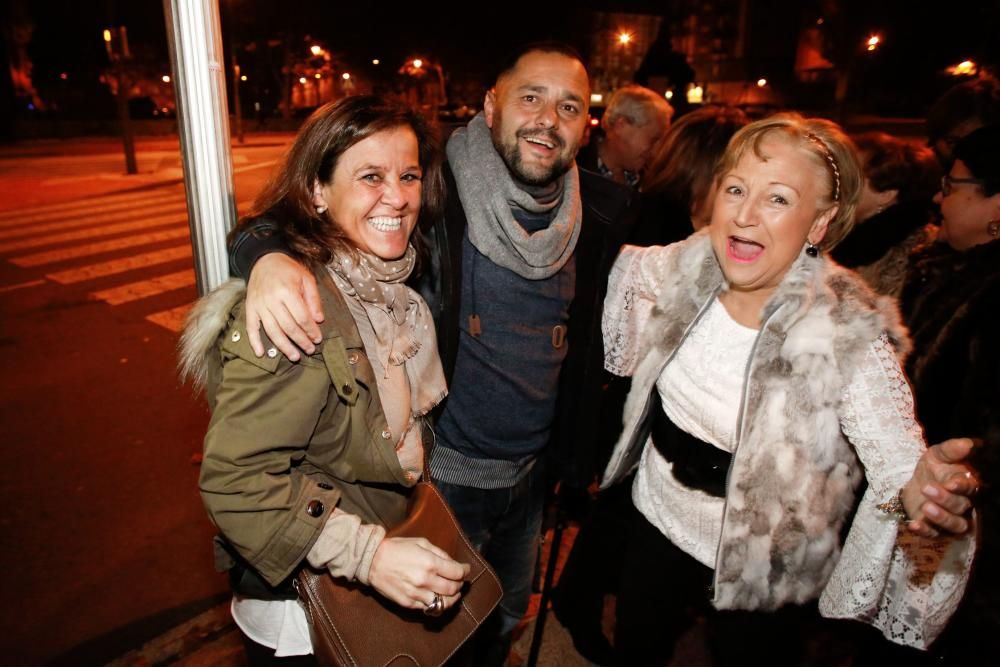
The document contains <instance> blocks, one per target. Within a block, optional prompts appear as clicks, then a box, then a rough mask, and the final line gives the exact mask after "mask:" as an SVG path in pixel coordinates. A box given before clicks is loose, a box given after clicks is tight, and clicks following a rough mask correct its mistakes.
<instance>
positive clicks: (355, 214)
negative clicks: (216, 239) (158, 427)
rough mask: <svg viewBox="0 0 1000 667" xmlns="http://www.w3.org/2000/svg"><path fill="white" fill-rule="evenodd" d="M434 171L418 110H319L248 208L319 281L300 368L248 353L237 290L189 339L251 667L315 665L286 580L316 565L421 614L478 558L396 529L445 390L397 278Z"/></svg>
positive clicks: (229, 287) (431, 196)
mask: <svg viewBox="0 0 1000 667" xmlns="http://www.w3.org/2000/svg"><path fill="white" fill-rule="evenodd" d="M440 169H441V168H440V159H439V158H438V151H437V150H436V145H435V142H434V140H433V138H432V135H431V134H430V132H429V130H428V128H427V125H426V123H425V122H424V121H423V119H422V118H421V117H420V116H419V115H417V114H416V113H415V112H412V111H408V110H406V109H403V108H401V107H399V106H396V105H394V104H390V103H386V102H384V101H382V100H380V99H379V98H377V97H368V96H361V97H350V98H347V99H345V100H342V101H340V102H337V103H335V104H328V105H326V106H324V107H321V108H320V109H318V110H317V111H316V112H315V113H314V114H313V115H312V116H311V117H310V118H309V119H308V120H307V121H306V122H305V124H304V125H303V126H302V129H301V130H300V131H299V134H298V136H297V137H296V139H295V142H294V143H293V144H292V147H291V149H290V150H289V152H288V155H287V157H286V159H285V162H284V165H283V166H282V167H281V168H280V169H279V170H278V172H277V173H276V175H275V176H274V177H273V179H272V181H271V182H270V183H269V184H268V186H267V187H265V189H264V191H263V192H262V193H261V195H260V196H259V197H258V200H257V204H256V207H255V208H256V215H257V216H263V217H265V218H266V219H267V220H268V222H269V223H270V230H271V231H272V232H273V233H277V234H281V235H282V236H283V238H284V239H285V240H286V242H287V243H288V244H289V247H290V250H291V252H293V253H294V254H295V256H296V257H297V258H298V259H300V260H301V261H303V262H307V263H309V265H310V266H311V267H312V268H313V271H314V272H315V275H316V282H317V285H318V286H319V296H320V299H321V302H322V306H323V312H324V313H326V315H327V319H326V320H325V321H324V322H323V323H322V326H321V331H322V340H321V341H317V345H316V350H315V352H314V353H313V354H311V355H304V356H303V357H302V358H300V359H297V360H294V361H293V360H291V359H289V358H288V357H286V356H284V355H283V354H282V353H280V352H279V351H278V350H277V348H276V347H275V346H272V345H271V343H270V341H267V342H266V347H267V353H266V354H264V355H263V356H261V357H258V356H257V355H256V354H254V351H253V349H252V348H251V346H250V337H249V336H248V335H247V330H246V325H245V318H244V316H243V310H244V307H245V296H246V295H245V286H244V284H243V281H231V282H230V283H227V284H226V285H224V286H222V287H220V288H219V289H218V290H216V291H215V292H213V293H212V294H210V295H209V296H207V297H205V298H204V299H202V300H201V301H200V302H199V304H198V306H197V307H196V308H195V310H194V312H193V316H192V317H191V319H190V321H189V324H188V327H187V329H186V331H185V334H184V339H183V341H182V343H183V346H184V347H183V350H184V354H185V367H186V368H187V369H188V370H189V371H191V372H192V373H194V374H195V375H197V376H198V377H200V378H201V379H202V380H203V381H204V383H205V384H206V385H207V394H208V399H209V405H210V407H211V409H212V421H211V423H210V424H209V427H208V433H207V435H206V436H205V455H204V461H203V463H202V466H201V477H200V480H199V482H200V487H201V495H202V499H203V500H204V502H205V507H206V509H207V510H208V514H209V516H210V517H211V519H212V521H213V523H215V525H216V526H217V527H218V529H219V533H220V535H219V537H218V538H217V539H216V546H217V549H216V562H217V564H219V565H221V566H222V567H223V568H225V569H228V570H229V574H230V581H231V582H232V584H233V589H234V597H233V603H232V613H233V618H234V619H235V621H236V624H237V625H238V626H239V628H240V630H241V631H242V633H243V635H244V644H245V646H246V649H247V656H248V659H249V663H250V664H251V665H264V664H272V663H274V664H295V665H299V664H315V661H314V660H313V657H312V655H311V654H312V653H313V647H312V641H311V639H310V631H309V624H308V620H307V617H306V614H305V611H304V610H303V607H302V606H301V605H300V604H299V602H298V600H297V599H296V597H297V596H296V594H295V591H294V590H293V588H292V582H293V580H294V577H295V574H296V572H298V570H299V569H300V568H302V567H305V566H306V565H307V564H308V565H311V566H312V567H314V568H316V569H320V570H326V571H328V572H329V573H330V575H331V576H333V577H338V578H341V579H343V580H345V581H355V582H358V583H360V584H362V585H364V586H370V587H371V588H373V589H374V590H375V591H377V592H378V593H379V594H381V595H382V596H384V597H385V598H387V599H388V600H390V601H391V602H392V603H394V604H395V605H399V606H400V607H404V608H409V609H419V610H422V611H424V612H425V613H430V614H434V615H436V614H440V613H441V612H442V611H444V610H445V609H447V608H449V607H451V606H452V605H453V604H455V603H456V602H457V601H458V599H459V596H460V590H461V587H462V584H463V580H464V577H465V576H466V575H467V574H468V571H469V566H468V565H465V564H462V563H458V562H456V561H454V560H453V559H451V558H450V557H449V556H448V554H447V553H446V552H444V551H443V550H441V549H439V548H438V547H436V546H435V545H433V544H431V543H430V542H428V541H427V540H425V539H423V538H420V539H411V538H399V537H389V538H387V537H386V531H385V527H386V526H392V525H395V524H397V523H399V521H401V520H402V519H403V518H404V517H405V515H406V502H407V490H408V487H412V486H413V485H414V484H415V483H416V482H417V480H418V479H419V477H420V472H421V470H422V468H423V465H422V462H423V459H424V445H425V443H426V442H427V439H426V437H425V436H424V435H423V431H422V428H421V425H422V423H423V420H424V416H425V415H426V414H427V413H428V412H429V411H430V410H431V409H432V408H433V407H434V406H435V405H437V404H438V403H439V402H440V401H441V399H442V398H444V396H445V394H446V393H447V389H446V387H445V379H444V373H443V371H442V368H441V361H440V358H439V357H438V352H437V342H436V338H435V335H434V322H433V320H432V318H431V315H430V313H429V312H428V308H427V304H426V303H424V301H423V299H422V298H421V297H420V296H419V295H417V294H416V292H414V291H413V290H412V289H410V288H409V287H407V286H406V285H405V284H404V281H405V280H406V278H407V277H408V276H409V275H410V272H411V271H412V270H413V268H414V263H415V260H416V251H415V249H414V246H413V245H412V243H411V241H412V239H411V235H412V234H413V231H414V228H415V227H416V224H417V219H418V216H419V215H420V213H421V208H422V206H423V207H424V211H425V212H427V210H428V209H429V210H430V211H431V212H433V211H434V210H436V209H437V208H438V205H439V204H440V202H441V198H442V187H443V186H442V178H441V171H440ZM373 638H374V635H373Z"/></svg>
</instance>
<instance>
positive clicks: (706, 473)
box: [649, 388, 733, 498]
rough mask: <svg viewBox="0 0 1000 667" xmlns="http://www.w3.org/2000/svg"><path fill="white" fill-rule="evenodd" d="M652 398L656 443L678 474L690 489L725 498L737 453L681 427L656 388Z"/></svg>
mask: <svg viewBox="0 0 1000 667" xmlns="http://www.w3.org/2000/svg"><path fill="white" fill-rule="evenodd" d="M650 400H651V401H652V407H651V408H650V411H649V412H650V417H649V418H650V435H651V436H652V437H653V446H654V447H656V451H658V452H659V453H660V454H661V455H662V456H663V458H665V459H666V460H668V461H670V463H671V464H673V472H674V478H675V479H676V480H677V481H678V482H680V483H681V484H683V485H684V486H686V487H688V488H689V489H696V490H698V491H704V492H705V493H707V494H708V495H710V496H716V497H718V498H724V497H725V495H726V475H727V474H728V473H729V464H730V463H731V462H732V460H733V455H732V454H730V453H729V452H727V451H724V450H721V449H719V448H718V447H714V446H713V445H710V444H708V443H707V442H705V441H704V440H699V439H698V438H696V437H694V436H693V435H691V434H690V433H685V432H684V431H682V430H681V429H679V428H678V427H677V425H676V424H674V422H672V421H671V420H670V417H668V416H667V415H666V413H665V412H664V411H663V404H662V403H661V402H660V394H659V392H658V391H657V390H656V389H655V388H654V390H653V396H652V398H651V399H650Z"/></svg>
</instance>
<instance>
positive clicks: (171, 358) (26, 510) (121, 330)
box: [0, 136, 290, 665]
mask: <svg viewBox="0 0 1000 667" xmlns="http://www.w3.org/2000/svg"><path fill="white" fill-rule="evenodd" d="M289 139H290V137H288V136H283V137H282V136H270V137H255V138H254V139H252V140H251V141H252V145H251V146H248V147H246V148H237V149H236V150H235V151H234V168H235V171H236V194H237V201H238V202H239V208H240V209H241V210H245V208H246V204H247V203H248V202H249V201H250V200H251V199H252V198H253V195H254V194H255V193H256V191H257V190H258V189H259V187H260V186H261V184H262V183H263V181H264V179H265V178H266V176H267V174H268V172H269V171H270V167H271V166H272V165H273V164H274V162H275V160H276V159H277V158H278V157H279V155H280V153H281V151H282V149H283V145H284V144H285V143H286V142H287V141H288V140H289ZM139 149H140V153H139V167H140V171H141V172H142V173H140V174H139V175H137V176H125V175H123V174H122V173H121V172H122V170H123V168H122V158H121V152H120V148H119V146H118V145H117V144H116V143H115V142H114V141H110V140H108V141H102V140H95V141H87V140H81V141H71V142H38V143H33V144H28V145H21V146H13V147H4V148H2V149H0V375H2V377H3V383H2V385H0V425H2V426H0V429H2V433H3V447H2V449H0V457H2V460H0V461H2V462H0V507H2V510H0V528H2V532H0V535H2V538H0V577H2V589H3V591H4V593H5V598H6V599H7V603H6V604H5V605H3V609H2V611H0V618H2V620H3V628H4V632H3V633H0V636H2V639H0V643H2V644H0V655H3V656H4V657H3V662H4V663H5V664H16V665H22V664H41V663H45V662H50V661H56V662H60V663H63V664H103V663H104V662H107V661H108V660H110V659H111V658H114V657H116V656H119V655H121V654H122V653H124V652H125V651H127V650H129V649H131V648H134V647H135V646H137V645H139V644H141V643H142V642H143V641H145V640H146V639H148V638H150V637H154V636H156V635H157V634H158V633H161V632H163V631H164V630H165V629H166V628H169V627H172V626H173V625H176V624H177V622H178V621H180V620H183V619H185V618H188V617H190V616H192V615H194V614H196V613H197V612H198V611H200V610H202V609H206V608H209V607H211V606H213V605H216V604H218V602H219V601H220V600H221V599H223V598H224V597H225V590H226V583H225V581H224V579H223V578H222V577H221V576H220V575H218V574H216V573H215V572H214V571H213V569H212V557H211V537H212V534H213V530H212V527H211V526H210V524H209V523H208V520H207V518H206V517H205V513H204V510H203V509H202V506H201V500H200V498H199V496H198V493H197V475H198V465H197V461H198V460H197V455H198V454H199V453H200V451H201V439H202V437H203V435H204V430H205V426H206V424H207V419H208V414H207V410H206V408H205V406H204V402H203V401H202V400H198V399H195V398H193V396H192V393H191V391H190V389H189V387H187V386H184V385H182V384H181V383H180V382H179V380H178V379H177V375H176V372H175V370H174V366H175V358H176V356H175V347H176V343H177V331H178V330H179V328H180V326H181V323H182V321H183V315H184V313H186V311H187V309H188V307H189V306H190V304H191V302H192V301H193V300H194V299H195V298H196V292H195V287H194V273H193V269H192V260H191V246H190V241H189V236H188V228H187V215H186V209H185V202H184V189H183V184H182V183H180V182H179V178H180V177H181V171H180V155H179V150H178V148H177V142H176V139H168V140H153V141H148V140H147V141H140V144H139ZM136 187H139V188H140V189H135V188H136Z"/></svg>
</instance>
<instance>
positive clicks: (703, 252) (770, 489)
mask: <svg viewBox="0 0 1000 667" xmlns="http://www.w3.org/2000/svg"><path fill="white" fill-rule="evenodd" d="M642 252H648V253H662V255H661V256H660V258H658V259H659V261H658V262H656V261H650V262H649V264H650V266H655V267H656V268H655V269H651V271H652V273H647V279H648V280H650V282H651V283H652V284H653V285H654V290H653V291H654V292H655V293H656V294H657V295H658V296H657V301H656V305H655V306H654V308H653V310H652V314H651V317H650V320H649V323H648V326H646V327H644V329H643V331H642V332H641V334H640V338H639V346H638V353H637V354H638V357H637V358H638V360H639V361H638V364H637V366H636V369H635V372H634V375H633V380H632V389H631V393H630V394H629V397H628V399H627V401H626V404H625V412H624V431H623V433H622V435H621V437H620V439H619V440H618V443H617V445H616V446H615V450H614V453H613V454H612V457H611V460H610V462H609V464H608V467H607V471H606V473H605V481H604V486H608V485H610V484H613V483H615V482H618V481H621V480H622V479H623V478H624V477H626V476H627V475H628V474H629V473H630V472H631V471H632V469H634V468H635V466H636V465H637V463H638V460H639V456H640V455H641V453H642V448H643V447H644V446H645V438H643V436H642V435H640V430H641V427H642V425H643V423H644V422H645V418H646V414H647V412H648V407H649V406H648V403H649V400H650V395H651V392H652V389H653V387H654V385H655V383H656V380H657V378H658V377H659V376H660V374H661V372H662V371H663V369H664V368H665V366H666V365H667V364H668V363H669V362H670V360H671V359H672V358H673V355H674V353H675V352H676V351H677V349H678V348H679V347H680V346H681V344H682V343H683V342H684V340H685V338H686V336H687V334H688V332H689V331H690V330H691V328H692V327H693V325H694V324H695V323H696V322H697V321H698V319H699V318H700V317H701V316H702V314H703V313H704V311H705V310H706V309H707V307H708V306H709V305H710V304H711V303H712V301H713V300H714V299H715V298H716V296H717V295H718V294H719V293H720V292H721V291H722V290H723V289H724V288H725V284H724V279H723V274H722V271H721V269H720V267H719V264H718V262H717V261H716V259H715V254H714V252H713V250H712V246H711V243H710V239H709V236H708V234H707V231H706V232H703V233H698V234H695V235H694V236H692V237H691V238H690V239H688V240H687V241H684V242H681V243H679V244H675V245H674V246H668V247H667V248H650V249H648V250H645V251H642ZM623 254H624V253H623ZM619 261H622V259H620V260H619ZM883 333H885V334H887V335H888V337H889V340H890V341H891V342H892V343H893V344H894V345H895V347H896V349H897V351H899V353H900V354H902V353H903V352H905V348H906V346H907V342H906V334H905V331H904V329H903V327H902V325H901V324H900V321H899V317H898V313H897V311H896V308H895V303H894V302H893V301H891V300H889V299H886V298H882V297H877V296H875V295H874V294H873V293H872V292H871V291H870V290H869V289H868V288H867V287H865V286H864V284H863V283H862V282H861V281H860V280H859V279H858V278H857V277H856V276H855V275H854V274H853V273H851V272H849V271H847V270H846V269H843V268H841V267H840V266H838V265H837V264H835V263H833V262H832V261H830V260H829V259H827V258H825V257H822V256H821V257H819V258H813V257H809V256H808V255H806V254H805V253H802V254H801V256H800V257H799V258H798V259H797V260H796V261H795V263H794V264H793V265H792V267H791V268H790V269H789V271H788V273H787V274H786V276H785V278H784V279H783V281H782V283H781V285H780V286H779V288H778V290H777V291H776V293H775V294H774V296H773V297H772V298H771V299H770V300H769V302H768V303H767V304H766V305H765V306H764V312H763V316H762V325H761V328H760V332H759V334H758V336H757V339H756V342H755V344H754V347H753V351H752V353H751V359H750V361H749V363H748V366H747V369H746V374H745V376H744V377H745V382H744V389H743V404H742V406H741V409H740V412H739V414H740V416H739V421H738V424H737V433H738V434H739V437H738V441H737V447H736V450H735V452H734V455H733V460H732V465H731V467H730V470H729V477H728V480H727V492H726V506H725V510H724V515H723V526H722V535H721V540H720V544H719V548H718V552H717V556H716V564H715V600H714V604H715V606H716V607H718V608H719V609H747V610H754V609H760V610H772V609H775V608H777V607H780V606H782V605H784V604H787V603H802V602H806V601H808V600H811V599H814V598H816V597H818V596H819V594H820V593H821V591H822V589H823V586H824V585H825V584H826V582H827V580H828V578H829V577H830V574H831V572H832V570H833V567H834V565H835V564H836V562H837V559H838V557H839V555H840V548H841V545H840V542H841V540H840V536H841V528H842V526H843V523H844V521H845V518H846V517H847V515H848V513H849V512H850V510H851V508H852V506H853V504H854V500H855V491H856V488H857V486H858V484H859V482H860V481H861V477H862V469H861V465H860V463H859V461H858V459H857V456H856V455H855V453H854V450H853V448H852V447H851V445H850V443H848V442H847V440H846V439H845V438H844V436H843V435H842V433H841V429H840V419H839V414H838V409H839V403H840V398H841V395H842V392H843V389H844V388H845V386H846V385H847V383H848V382H850V379H851V377H852V374H853V372H854V369H855V368H856V367H857V366H858V365H859V363H860V362H861V361H862V360H863V358H864V355H865V354H866V353H867V351H868V350H869V349H870V346H871V344H872V342H873V341H874V340H875V339H876V338H878V337H879V336H880V335H882V334H883ZM640 440H642V441H640Z"/></svg>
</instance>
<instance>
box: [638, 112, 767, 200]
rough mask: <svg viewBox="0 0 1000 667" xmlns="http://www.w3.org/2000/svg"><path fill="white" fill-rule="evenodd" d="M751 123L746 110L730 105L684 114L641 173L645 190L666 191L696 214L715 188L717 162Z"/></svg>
mask: <svg viewBox="0 0 1000 667" xmlns="http://www.w3.org/2000/svg"><path fill="white" fill-rule="evenodd" d="M749 122H750V119H749V118H747V115H746V114H745V113H743V112H742V111H740V110H739V109H738V108H736V107H729V106H710V107H702V108H700V109H696V110H694V111H691V112H689V113H686V114H684V115H683V116H682V117H681V118H680V120H678V121H677V122H675V123H674V124H673V125H671V126H670V129H669V130H667V133H666V135H664V137H663V139H662V140H661V141H660V144H659V145H658V146H657V148H656V153H655V154H654V156H653V159H652V160H650V162H649V166H648V167H646V170H645V173H644V174H643V176H642V191H643V192H649V193H654V194H655V193H666V194H667V195H669V196H670V197H671V198H672V199H673V200H674V201H676V202H677V203H678V204H680V205H682V206H683V207H684V210H685V211H688V212H690V213H692V214H693V213H694V208H695V207H696V206H699V205H701V203H702V202H703V201H705V197H707V196H708V192H709V190H711V189H712V183H713V182H714V181H715V178H716V173H715V168H716V165H718V163H719V160H720V159H721V158H722V155H723V153H725V152H726V146H728V145H729V140H730V139H732V137H733V135H734V134H736V131H737V130H739V129H740V128H741V127H743V126H745V125H746V124H747V123H749Z"/></svg>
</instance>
